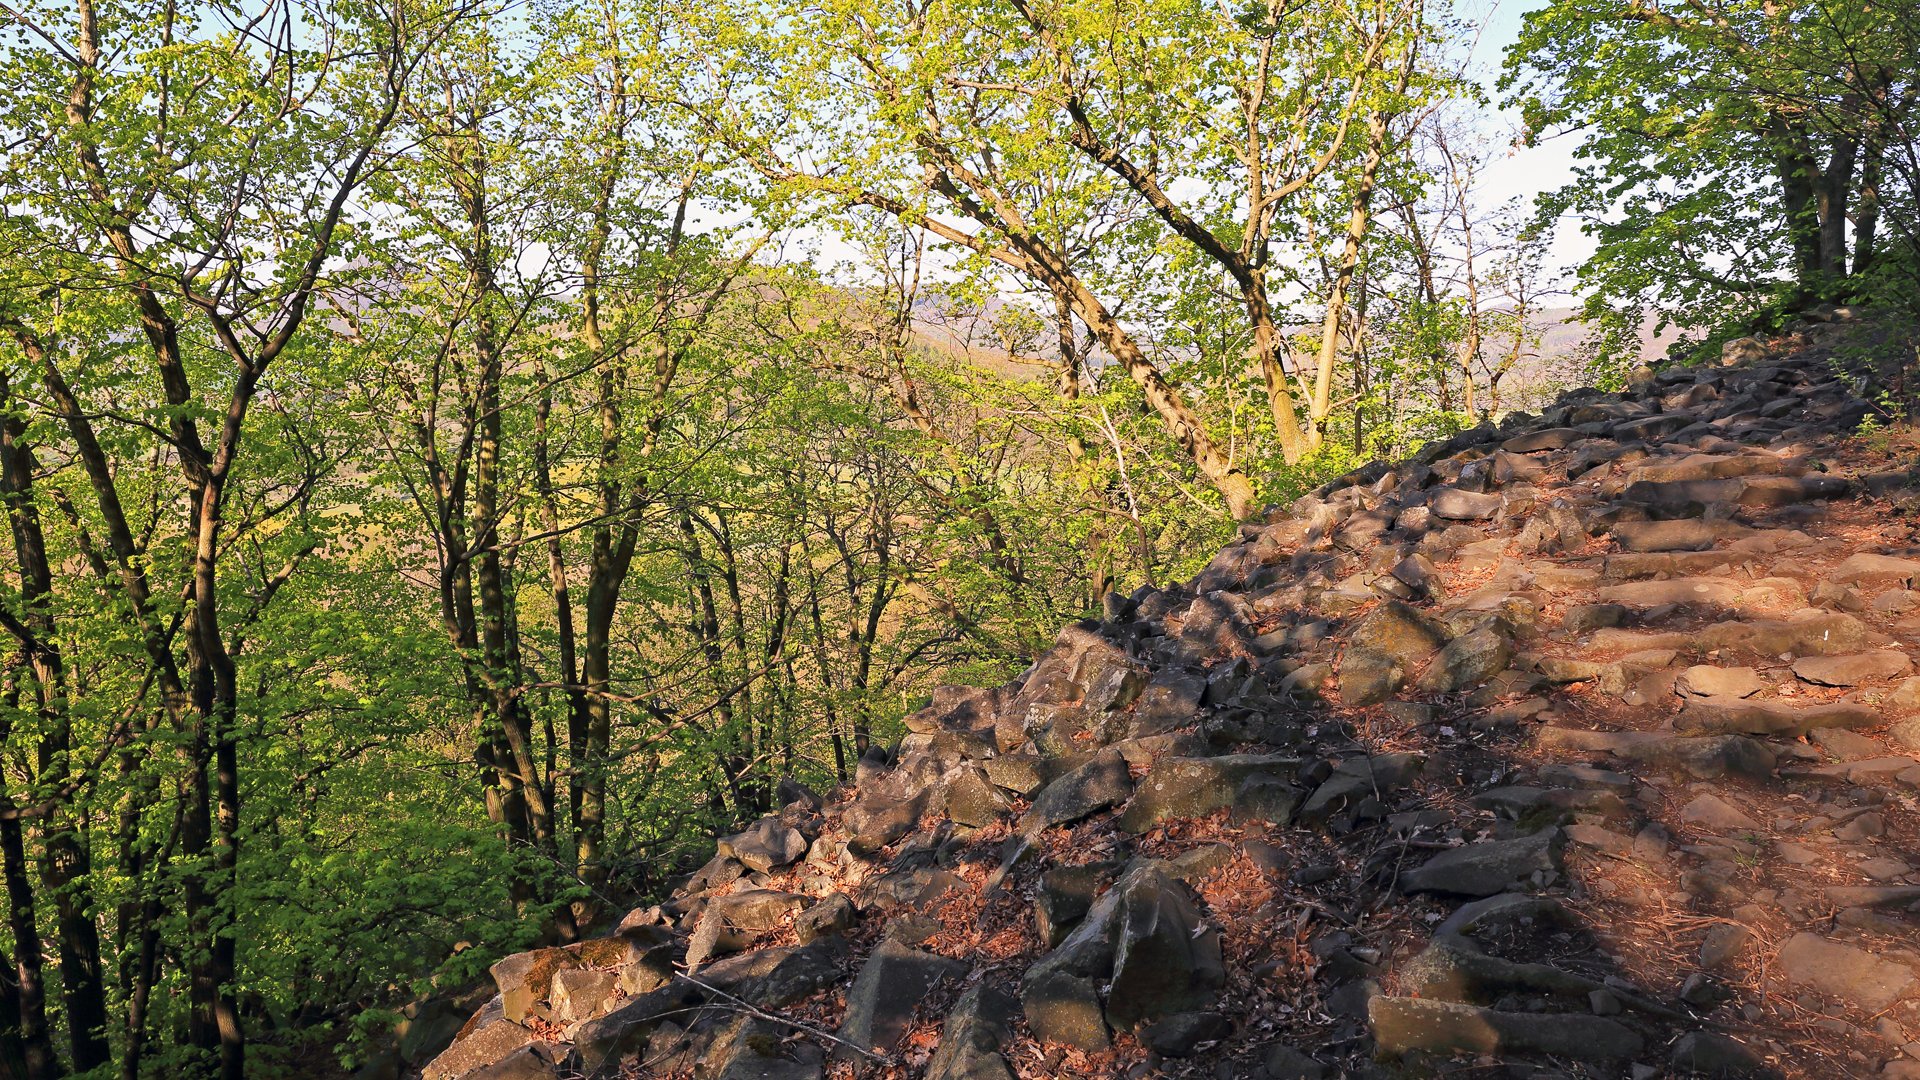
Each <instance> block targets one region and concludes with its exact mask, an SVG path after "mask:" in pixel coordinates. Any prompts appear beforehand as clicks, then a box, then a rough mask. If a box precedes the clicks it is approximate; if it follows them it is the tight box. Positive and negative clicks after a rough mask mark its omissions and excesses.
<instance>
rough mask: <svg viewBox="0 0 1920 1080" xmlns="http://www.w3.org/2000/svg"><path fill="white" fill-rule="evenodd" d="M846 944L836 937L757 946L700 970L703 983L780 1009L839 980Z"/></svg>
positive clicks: (765, 1006)
mask: <svg viewBox="0 0 1920 1080" xmlns="http://www.w3.org/2000/svg"><path fill="white" fill-rule="evenodd" d="M846 958H847V950H846V946H845V945H844V944H842V943H841V942H840V941H839V940H838V939H836V938H823V939H821V940H818V941H816V942H814V943H812V944H809V945H801V946H786V947H783V948H777V949H755V950H753V951H752V952H745V953H741V954H740V955H738V956H730V957H728V958H726V959H725V960H720V961H717V962H715V963H712V964H709V965H707V967H705V968H704V969H702V970H701V972H700V974H699V979H700V981H701V982H703V983H705V984H707V985H708V986H711V987H714V988H715V989H718V990H722V991H725V992H726V993H729V994H732V995H733V996H734V997H737V998H739V999H741V1000H742V1001H746V1002H748V1003H749V1004H752V1005H757V1006H759V1007H760V1008H763V1009H778V1008H783V1007H785V1006H788V1005H791V1004H793V1003H794V1002H796V1001H800V1000H802V999H804V998H807V997H809V996H811V995H813V994H814V993H816V992H818V991H819V990H821V989H823V988H825V987H828V986H832V985H833V984H835V983H837V982H839V981H840V975H841V968H842V966H843V965H844V964H845V963H846Z"/></svg>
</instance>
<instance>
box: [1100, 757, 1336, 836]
mask: <svg viewBox="0 0 1920 1080" xmlns="http://www.w3.org/2000/svg"><path fill="white" fill-rule="evenodd" d="M1299 766H1300V762H1299V760H1298V759H1296V758H1290V757H1282V756H1279V755H1270V754H1228V755H1224V756H1221V757H1209V758H1162V759H1161V760H1159V761H1157V762H1155V763H1154V764H1153V767H1152V768H1151V769H1149V770H1148V771H1147V775H1146V776H1145V777H1144V778H1142V779H1141V781H1140V783H1139V784H1138V785H1137V786H1136V787H1135V788H1134V790H1133V799H1132V801H1131V802H1129V803H1128V804H1127V809H1126V811H1125V812H1124V813H1122V814H1121V815H1120V827H1121V828H1122V829H1124V830H1126V831H1127V832H1131V833H1142V832H1145V831H1147V830H1148V829H1151V828H1153V827H1154V826H1155V825H1158V824H1159V823H1160V822H1162V821H1167V820H1169V819H1173V818H1197V817H1205V816H1206V815H1208V814H1211V813H1213V812H1214V811H1215V810H1222V809H1225V808H1227V807H1229V806H1232V805H1233V804H1234V801H1235V799H1236V797H1237V796H1238V795H1239V793H1240V788H1241V785H1243V784H1244V783H1245V782H1246V781H1248V780H1249V779H1252V778H1253V777H1257V776H1274V777H1279V778H1281V779H1286V778H1288V777H1291V776H1292V775H1293V774H1294V772H1295V771H1297V770H1298V769H1299Z"/></svg>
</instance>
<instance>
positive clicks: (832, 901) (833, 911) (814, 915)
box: [793, 893, 860, 945]
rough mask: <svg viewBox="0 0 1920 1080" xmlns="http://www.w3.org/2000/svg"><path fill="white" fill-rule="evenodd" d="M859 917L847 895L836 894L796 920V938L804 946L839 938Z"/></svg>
mask: <svg viewBox="0 0 1920 1080" xmlns="http://www.w3.org/2000/svg"><path fill="white" fill-rule="evenodd" d="M859 915H860V913H859V912H858V911H857V910H855V908H854V906H853V901H852V900H850V899H848V898H847V896H846V894H845V893H834V894H833V895H831V896H828V897H826V898H825V899H823V900H821V901H820V902H819V903H817V904H815V905H813V906H812V907H810V908H807V909H806V910H804V911H802V912H801V913H800V914H799V915H798V916H796V917H795V918H794V920H793V933H794V937H795V938H796V939H798V940H799V942H800V944H802V945H809V944H812V943H813V942H815V941H819V940H821V939H823V938H830V937H838V936H840V935H841V934H844V933H846V932H847V930H849V929H850V928H852V926H853V924H854V921H855V920H856V919H858V918H859Z"/></svg>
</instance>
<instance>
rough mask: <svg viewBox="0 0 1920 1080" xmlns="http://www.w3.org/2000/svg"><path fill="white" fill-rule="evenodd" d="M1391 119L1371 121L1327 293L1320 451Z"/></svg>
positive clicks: (1312, 409) (1315, 429)
mask: <svg viewBox="0 0 1920 1080" xmlns="http://www.w3.org/2000/svg"><path fill="white" fill-rule="evenodd" d="M1390 119H1391V118H1390V117H1389V116H1388V115H1387V114H1386V113H1383V112H1375V113H1373V114H1372V116H1371V117H1369V118H1368V121H1367V156H1366V158H1365V160H1364V162H1363V163H1362V165H1361V167H1360V178H1359V180H1358V182H1357V183H1356V184H1355V185H1354V189H1353V196H1352V198H1351V199H1350V200H1349V202H1348V204H1347V233H1346V239H1345V241H1344V242H1343V243H1342V244H1341V248H1340V261H1339V263H1338V264H1337V265H1336V266H1335V267H1334V274H1333V287H1332V288H1331V289H1330V290H1329V292H1328V294H1327V314H1326V318H1325V319H1323V320H1322V322H1321V325H1320V352H1319V356H1318V358H1317V359H1318V363H1317V364H1316V366H1315V370H1314V378H1313V401H1312V403H1311V404H1310V406H1309V412H1308V420H1309V424H1308V426H1307V447H1308V449H1309V450H1318V449H1319V448H1320V446H1321V443H1322V442H1323V441H1324V440H1325V438H1326V433H1327V422H1328V420H1329V418H1330V415H1331V413H1332V412H1333V370H1334V360H1335V358H1336V356H1337V353H1338V351H1339V346H1340V321H1341V318H1342V317H1343V316H1344V315H1345V314H1346V306H1347V289H1348V287H1349V286H1350V285H1351V284H1352V282H1353V273H1354V268H1355V267H1357V266H1359V265H1360V248H1361V246H1362V245H1363V244H1364V243H1365V242H1366V238H1367V227H1368V225H1369V223H1370V221H1371V215H1370V213H1369V211H1370V209H1371V204H1372V202H1373V189H1374V185H1375V184H1376V183H1377V182H1378V178H1379V175H1380V163H1381V161H1383V160H1385V158H1386V145H1387V125H1388V123H1389V121H1390Z"/></svg>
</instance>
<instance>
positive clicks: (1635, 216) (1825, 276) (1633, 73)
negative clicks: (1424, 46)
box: [1502, 0, 1912, 325]
mask: <svg viewBox="0 0 1920 1080" xmlns="http://www.w3.org/2000/svg"><path fill="white" fill-rule="evenodd" d="M1871 9H1872V5H1858V4H1838V5H1833V4H1814V3H1798V4H1796V3H1771V2H1769V3H1750V2H1745V0H1733V2H1715V0H1690V2H1688V3H1684V4H1681V5H1678V6H1676V7H1674V8H1671V9H1669V8H1662V7H1658V6H1655V5H1649V4H1641V3H1637V2H1632V0H1557V2H1555V3H1552V4H1550V5H1548V6H1546V7H1544V8H1541V9H1539V10H1538V11H1535V12H1531V13H1529V14H1528V16H1527V18H1526V22H1525V28H1524V30H1523V32H1522V34H1521V37H1520V40H1519V42H1518V43H1517V44H1516V45H1515V46H1514V47H1513V49H1512V51H1511V52H1510V53H1509V57H1508V66H1507V71H1506V74H1505V76H1504V78H1503V80H1502V86H1503V87H1505V88H1506V89H1508V90H1510V91H1512V92H1513V94H1514V97H1515V99H1516V100H1517V101H1519V102H1521V103H1522V104H1523V105H1524V108H1525V110H1526V116H1527V124H1528V129H1529V131H1530V133H1532V134H1533V135H1534V136H1536V137H1537V136H1539V135H1542V134H1544V133H1546V132H1549V131H1552V130H1555V129H1562V128H1564V129H1569V130H1578V131H1580V132H1582V135H1581V143H1580V149H1579V153H1580V156H1581V157H1582V159H1584V162H1585V163H1584V164H1583V165H1582V166H1581V167H1580V168H1579V170H1578V174H1577V177H1576V179H1575V180H1574V181H1573V182H1572V183H1570V184H1569V185H1568V186H1566V187H1565V188H1563V189H1561V190H1560V191H1559V192H1557V193H1555V194H1554V195H1553V196H1552V197H1550V198H1548V199H1546V200H1544V201H1543V202H1542V204H1541V214H1542V219H1543V220H1551V219H1552V218H1554V217H1557V216H1559V215H1562V214H1576V215H1579V216H1580V217H1581V218H1582V220H1583V227H1584V228H1585V230H1586V231H1587V232H1588V233H1589V234H1590V235H1592V236H1593V237H1595V239H1596V240H1597V242H1598V247H1597V250H1596V252H1595V254H1594V255H1593V257H1592V258H1590V259H1589V260H1588V261H1587V263H1586V265H1585V266H1584V267H1583V268H1582V278H1583V281H1584V283H1586V284H1587V285H1588V286H1589V288H1590V290H1591V293H1592V296H1593V297H1594V301H1593V303H1594V304H1595V305H1600V306H1601V307H1603V306H1604V305H1606V304H1607V303H1627V304H1634V305H1638V304H1644V303H1658V304H1660V305H1661V308H1662V314H1663V317H1667V318H1670V319H1672V320H1674V321H1679V322H1683V323H1691V324H1696V325H1699V324H1708V323H1711V322H1713V321H1715V320H1716V319H1718V318H1721V317H1723V316H1724V315H1726V314H1727V313H1729V312H1733V311H1737V310H1747V311H1751V310H1754V309H1756V308H1758V307H1760V306H1762V305H1764V304H1767V303H1769V302H1775V301H1777V302H1779V303H1780V304H1782V305H1784V306H1787V307H1798V306H1804V305H1806V304H1808V303H1812V302H1815V301H1819V300H1832V299H1841V298H1844V297H1845V296H1846V295H1848V294H1849V293H1850V292H1851V291H1852V290H1853V289H1854V288H1855V285H1854V284H1852V282H1853V279H1854V276H1855V275H1856V274H1857V273H1858V272H1859V271H1860V270H1861V269H1862V268H1863V267H1866V266H1870V265H1871V263H1872V262H1873V260H1874V255H1875V245H1876V243H1877V240H1876V236H1877V233H1878V223H1879V215H1880V213H1881V210H1880V207H1882V206H1883V205H1884V201H1883V199H1882V198H1881V195H1880V189H1881V187H1882V183H1881V179H1880V178H1881V176H1882V175H1883V169H1884V164H1885V160H1886V159H1885V137H1884V132H1886V131H1887V130H1888V127H1887V125H1884V124H1882V123H1879V122H1873V121H1868V119H1867V116H1868V113H1869V112H1871V111H1874V109H1873V108H1870V107H1867V103H1869V102H1878V103H1888V104H1889V105H1890V104H1891V103H1892V102H1894V101H1900V102H1901V104H1900V105H1899V106H1894V107H1895V108H1898V109H1906V108H1909V107H1910V106H1911V91H1910V89H1908V88H1909V87H1910V85H1911V78H1912V73H1911V67H1912V66H1911V63H1910V54H1909V55H1908V57H1907V58H1905V59H1898V58H1895V57H1894V56H1892V55H1890V54H1889V53H1887V52H1885V51H1883V49H1882V45H1883V39H1882V38H1881V37H1880V35H1878V34H1876V33H1873V32H1870V31H1869V30H1868V27H1869V26H1875V25H1880V23H1879V18H1880V17H1879V15H1878V14H1877V13H1875V12H1873V11H1872V10H1871ZM1897 24H1898V20H1895V23H1894V25H1897ZM1862 211H1864V215H1863V214H1862ZM1850 232H1851V234H1852V239H1853V240H1854V241H1855V243H1854V245H1853V249H1852V250H1851V251H1850V250H1849V246H1848V240H1849V233H1850ZM1781 268H1784V271H1785V272H1784V274H1782V273H1779V272H1777V270H1778V269H1781ZM1594 310H1595V312H1596V313H1597V312H1598V311H1599V307H1595V308H1594Z"/></svg>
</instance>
